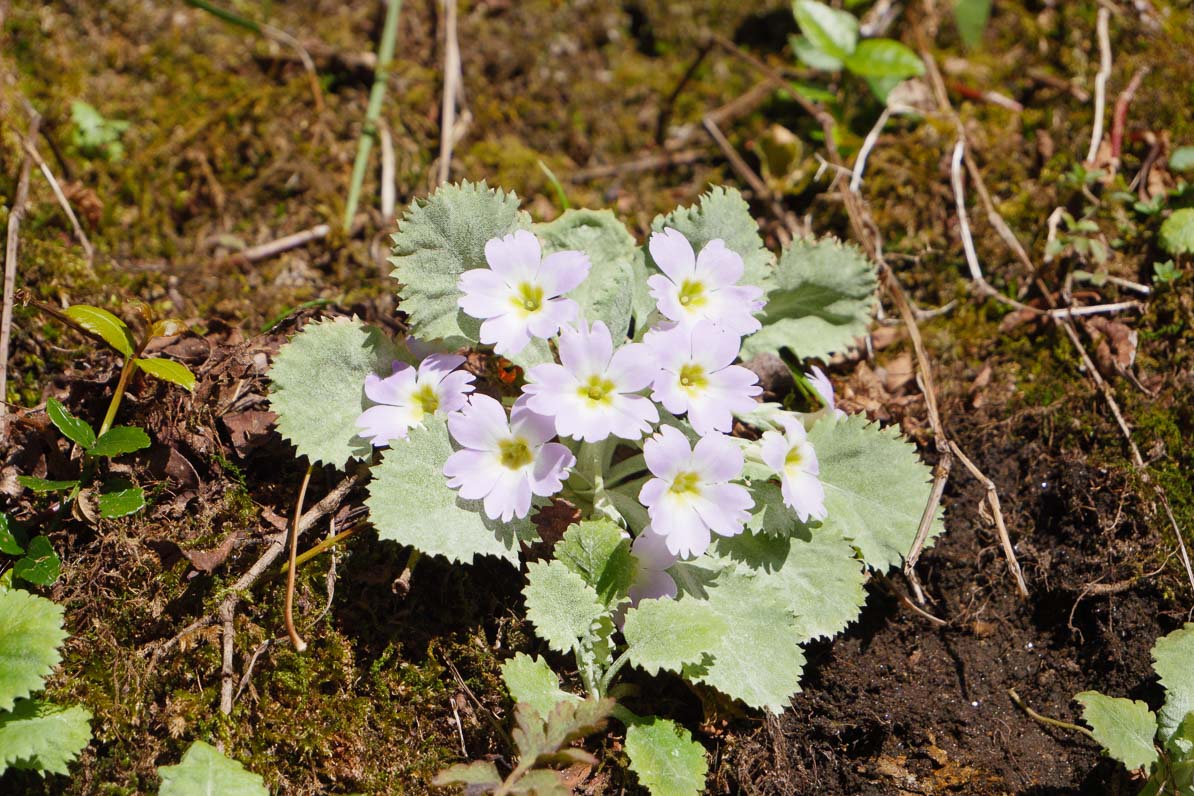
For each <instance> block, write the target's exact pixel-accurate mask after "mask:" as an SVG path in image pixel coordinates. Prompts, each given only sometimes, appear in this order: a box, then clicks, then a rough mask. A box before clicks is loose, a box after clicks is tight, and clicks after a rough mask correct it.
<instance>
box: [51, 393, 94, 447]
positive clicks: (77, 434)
mask: <svg viewBox="0 0 1194 796" xmlns="http://www.w3.org/2000/svg"><path fill="white" fill-rule="evenodd" d="M46 414H47V415H49V417H50V422H52V423H53V424H54V426H55V427H57V429H58V430H59V431H61V432H62V436H64V437H66V438H67V439H69V440H70V441H71V442H73V443H75V444H76V445H78V446H79V447H81V448H84V449H86V448H90V447H91V446H92V445H94V444H95V432H94V431H92V429H91V426H89V425H88V424H87V421H86V420H80V419H79V418H77V417H75V416H74V415H72V414H71V413H70V412H68V411H67V410H66V407H65V406H63V405H62V404H60V403H59V402H58V401H56V400H54V399H53V398H51V399H49V400H48V401H46Z"/></svg>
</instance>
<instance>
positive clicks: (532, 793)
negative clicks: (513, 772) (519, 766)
mask: <svg viewBox="0 0 1194 796" xmlns="http://www.w3.org/2000/svg"><path fill="white" fill-rule="evenodd" d="M509 792H510V796H572V794H573V790H572V788H569V787H568V785H567V783H565V782H564V775H563V773H562V772H559V771H552V770H551V769H549V768H539V769H535V770H534V771H528V772H527V773H525V774H523V775H522V777H520V778H519V780H518V782H517V783H515V784H514V786H513V787H512V788H510V791H509Z"/></svg>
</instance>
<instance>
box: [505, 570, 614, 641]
mask: <svg viewBox="0 0 1194 796" xmlns="http://www.w3.org/2000/svg"><path fill="white" fill-rule="evenodd" d="M522 593H523V596H524V597H525V598H526V605H527V619H529V620H531V624H533V625H534V626H535V634H536V635H538V636H539V638H541V639H543V640H544V641H546V642H547V645H548V646H549V647H551V648H552V649H553V650H555V651H556V652H571V651H572V649H573V648H574V647H578V646H579V645H580V643H581V640H582V639H589V638H591V637H592V636H594V635H595V632H594V630H595V625H596V623H597V621H598V620H599V619H601V618H602V617H604V616H605V615H606V609H605V606H604V605H602V604H601V600H600V598H599V597H598V596H597V592H596V591H594V590H593V587H592V586H590V585H589V584H587V583H585V581H584V578H582V577H581V576H580V575H578V574H576V573H575V572H573V571H572V570H570V569H569V568H568V567H566V566H565V565H564V564H563V563H562V562H560V561H551V562H549V563H543V562H541V561H536V562H534V563H532V564H531V565H530V566H528V567H527V585H526V587H525V588H524V589H523V590H522Z"/></svg>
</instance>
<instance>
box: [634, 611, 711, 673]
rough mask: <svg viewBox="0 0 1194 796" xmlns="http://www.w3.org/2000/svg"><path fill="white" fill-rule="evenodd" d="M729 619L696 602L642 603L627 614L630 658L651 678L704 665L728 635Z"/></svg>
mask: <svg viewBox="0 0 1194 796" xmlns="http://www.w3.org/2000/svg"><path fill="white" fill-rule="evenodd" d="M726 630H727V628H726V622H725V619H724V618H723V617H722V616H720V615H719V614H717V613H716V612H714V611H710V610H706V609H705V606H703V605H700V604H698V603H697V602H696V601H693V600H679V601H677V600H672V599H666V598H665V599H659V600H655V599H652V600H642V601H641V602H639V604H638V605H637V606H636V607H634V608H631V609H629V610H627V611H626V620H625V623H624V624H623V626H622V634H623V635H624V636H625V637H626V657H627V659H628V660H629V661H630V663H632V664H634V665H635V666H638V667H639V668H640V669H642V670H643V671H645V672H647V674H657V673H658V672H659V670H660V669H666V670H667V671H670V672H677V673H679V672H680V671H681V670H682V669H683V668H684V666H686V665H690V664H692V665H695V664H700V663H702V662H703V661H704V659H705V656H706V655H708V654H709V650H711V649H712V648H713V647H714V646H715V645H716V644H717V642H718V639H720V638H721V636H722V635H723V634H724V633H725V632H726Z"/></svg>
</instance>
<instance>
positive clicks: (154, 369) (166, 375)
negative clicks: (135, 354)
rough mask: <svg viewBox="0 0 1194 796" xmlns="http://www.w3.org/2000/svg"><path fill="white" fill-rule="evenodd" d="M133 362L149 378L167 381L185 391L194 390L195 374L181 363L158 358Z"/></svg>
mask: <svg viewBox="0 0 1194 796" xmlns="http://www.w3.org/2000/svg"><path fill="white" fill-rule="evenodd" d="M133 361H134V362H136V363H137V367H139V368H141V370H143V371H145V372H146V373H148V374H149V375H150V376H154V377H156V378H159V379H161V380H162V381H168V382H170V383H171V384H177V385H178V386H179V387H182V388H183V389H186V390H194V389H195V374H194V373H192V372H191V369H190V368H188V367H187V366H186V365H184V364H182V363H181V362H175V361H174V360H172V359H162V358H160V357H150V358H149V359H136V360H133Z"/></svg>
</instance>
